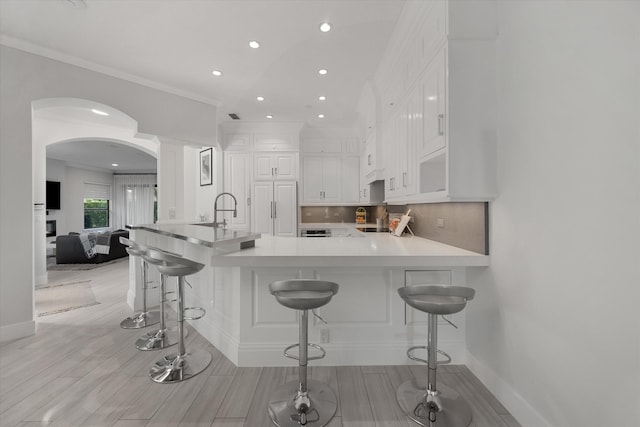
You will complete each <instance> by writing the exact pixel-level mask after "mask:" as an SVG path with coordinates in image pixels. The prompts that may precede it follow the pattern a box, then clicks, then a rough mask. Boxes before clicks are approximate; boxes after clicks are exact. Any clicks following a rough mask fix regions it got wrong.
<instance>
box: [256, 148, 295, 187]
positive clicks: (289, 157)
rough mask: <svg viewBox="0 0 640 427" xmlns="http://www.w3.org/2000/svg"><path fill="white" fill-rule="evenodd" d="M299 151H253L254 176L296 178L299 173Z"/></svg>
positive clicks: (259, 178)
mask: <svg viewBox="0 0 640 427" xmlns="http://www.w3.org/2000/svg"><path fill="white" fill-rule="evenodd" d="M297 163H298V153H288V152H255V153H253V169H254V172H255V173H254V178H255V179H256V180H263V179H267V180H272V179H283V180H295V179H297V178H298V174H297V169H298V168H297Z"/></svg>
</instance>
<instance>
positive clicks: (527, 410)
mask: <svg viewBox="0 0 640 427" xmlns="http://www.w3.org/2000/svg"><path fill="white" fill-rule="evenodd" d="M466 353H467V354H466V360H467V367H468V368H469V370H470V371H471V372H473V374H474V375H475V376H476V377H478V379H479V380H480V381H481V382H482V384H484V386H485V387H487V388H488V389H489V391H490V392H491V393H493V395H494V396H495V397H496V398H497V399H498V400H499V401H500V403H502V405H504V407H505V408H506V409H507V410H508V411H509V413H511V415H513V416H514V417H515V419H516V420H518V422H519V423H520V425H522V426H523V427H552V425H551V423H549V422H548V421H547V420H545V419H544V418H543V417H542V415H540V413H538V412H537V411H536V410H535V409H534V408H533V407H532V406H531V405H530V404H529V402H527V401H526V400H525V399H524V398H523V397H522V396H520V395H519V394H518V393H517V392H516V391H515V390H514V389H513V388H512V387H511V386H510V385H509V384H507V383H506V382H505V381H503V380H502V378H500V377H499V376H498V375H497V374H496V373H495V372H494V371H493V370H492V369H490V368H489V367H487V366H486V365H485V364H484V363H482V362H480V361H479V360H478V359H476V358H475V357H474V356H473V355H472V354H471V353H470V352H469V351H467V352H466Z"/></svg>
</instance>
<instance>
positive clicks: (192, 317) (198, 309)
mask: <svg viewBox="0 0 640 427" xmlns="http://www.w3.org/2000/svg"><path fill="white" fill-rule="evenodd" d="M188 311H199V312H201V313H202V314H200V315H199V316H185V313H186V312H188ZM205 314H207V310H205V309H204V308H202V307H185V308H184V310H182V318H183V319H184V320H198V319H202V318H203V317H204V315H205Z"/></svg>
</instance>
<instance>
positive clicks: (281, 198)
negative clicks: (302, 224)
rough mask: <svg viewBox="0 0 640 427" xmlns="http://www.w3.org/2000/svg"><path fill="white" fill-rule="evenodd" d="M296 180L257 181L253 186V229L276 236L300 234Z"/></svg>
mask: <svg viewBox="0 0 640 427" xmlns="http://www.w3.org/2000/svg"><path fill="white" fill-rule="evenodd" d="M297 191H298V187H297V183H296V181H256V182H254V183H253V185H252V187H251V200H252V204H253V206H252V209H251V231H253V232H256V233H266V234H271V235H275V236H288V237H296V236H297V235H298V201H297Z"/></svg>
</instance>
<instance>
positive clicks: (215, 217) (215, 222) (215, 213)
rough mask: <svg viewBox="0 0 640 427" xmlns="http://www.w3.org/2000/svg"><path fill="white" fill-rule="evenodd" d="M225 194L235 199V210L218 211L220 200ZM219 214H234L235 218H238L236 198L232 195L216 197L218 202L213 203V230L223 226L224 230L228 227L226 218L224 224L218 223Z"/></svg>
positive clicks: (221, 194) (222, 194)
mask: <svg viewBox="0 0 640 427" xmlns="http://www.w3.org/2000/svg"><path fill="white" fill-rule="evenodd" d="M225 194H228V195H229V196H231V198H232V199H233V202H234V203H235V205H234V207H233V209H218V199H219V198H220V197H222V196H224V195H225ZM218 212H233V217H234V218H236V217H237V216H238V201H237V200H236V196H234V195H233V194H231V193H226V192H225V193H220V194H218V195H217V196H216V200H215V201H214V202H213V228H218V227H220V226H221V225H222V228H225V227H226V226H227V220H226V219H225V218H223V219H222V223H218Z"/></svg>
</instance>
